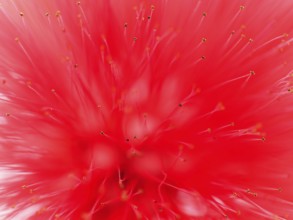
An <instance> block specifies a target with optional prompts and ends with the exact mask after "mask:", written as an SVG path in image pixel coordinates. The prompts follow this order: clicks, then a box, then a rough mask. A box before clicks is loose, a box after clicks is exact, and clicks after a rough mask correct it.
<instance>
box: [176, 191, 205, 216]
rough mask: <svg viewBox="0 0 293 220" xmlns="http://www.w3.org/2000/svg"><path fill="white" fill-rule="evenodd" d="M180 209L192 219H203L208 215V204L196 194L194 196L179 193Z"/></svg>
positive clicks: (178, 202) (178, 203)
mask: <svg viewBox="0 0 293 220" xmlns="http://www.w3.org/2000/svg"><path fill="white" fill-rule="evenodd" d="M176 204H177V205H178V209H179V210H180V211H181V212H182V213H184V214H185V215H188V216H192V217H202V216H205V215H206V213H207V206H206V202H205V201H204V199H203V198H202V196H201V195H199V194H198V193H196V192H193V193H192V194H189V193H186V192H182V191H178V193H177V202H176Z"/></svg>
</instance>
